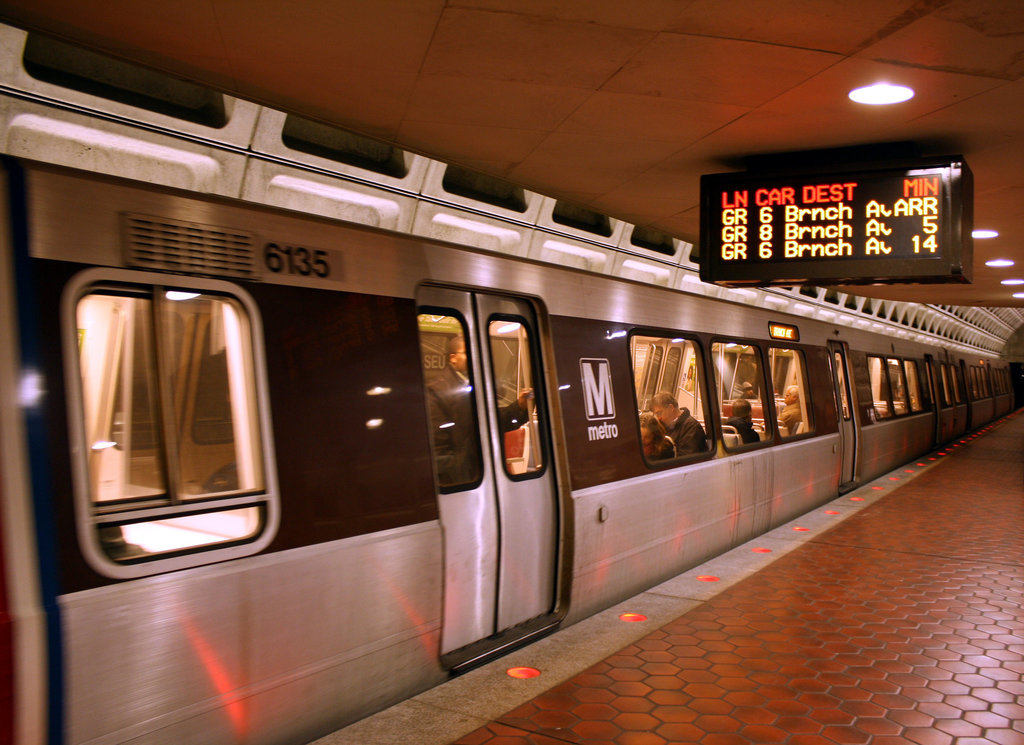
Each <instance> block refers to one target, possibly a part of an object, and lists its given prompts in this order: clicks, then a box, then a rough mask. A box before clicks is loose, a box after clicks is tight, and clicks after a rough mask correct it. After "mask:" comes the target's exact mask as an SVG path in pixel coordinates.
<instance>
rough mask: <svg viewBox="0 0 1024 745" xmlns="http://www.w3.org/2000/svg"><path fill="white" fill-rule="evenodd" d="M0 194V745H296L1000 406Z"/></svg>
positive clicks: (809, 358)
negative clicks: (671, 446) (8, 744)
mask: <svg viewBox="0 0 1024 745" xmlns="http://www.w3.org/2000/svg"><path fill="white" fill-rule="evenodd" d="M2 176H3V178H2V182H0V184H2V189H3V200H2V213H0V218H2V219H0V226H2V233H0V244H2V247H3V250H2V254H0V298H2V300H0V327H2V333H0V345H2V349H0V390H2V395H3V405H2V407H0V504H2V508H3V509H2V512H0V542H2V553H0V557H2V562H3V566H2V569H3V573H2V574H0V577H2V578H3V584H2V585H0V648H2V649H3V650H4V653H3V654H0V697H2V698H3V701H2V702H0V705H2V706H3V707H4V708H5V711H4V712H3V716H0V726H2V727H3V728H4V731H3V732H2V733H0V740H5V741H12V742H18V743H42V742H54V743H56V742H66V743H93V744H98V743H157V742H159V743H168V742H189V743H218V744H222V743H246V744H249V743H254V744H255V743H266V744H268V745H269V744H271V743H272V744H274V745H280V744H281V743H303V742H308V741H310V740H312V739H315V738H317V737H319V736H322V735H324V734H325V733H327V732H330V731H332V730H334V729H337V728H339V727H341V726H344V725H345V724H347V723H349V722H352V721H354V720H356V719H358V718H361V717H363V716H365V715H367V714H370V713H372V712H374V711H377V710H380V709H382V708H384V707H385V706H387V705H389V704H391V703H393V702H396V701H398V700H402V699H404V698H407V697H409V696H411V695H413V694H415V693H417V692H420V691H422V690H424V689H426V688H428V687H430V686H433V685H435V684H437V683H439V682H441V681H443V680H444V679H446V678H447V677H448V676H450V675H452V674H455V673H458V672H459V671H462V670H464V669H467V668H469V667H471V666H473V665H475V664H478V663H480V662H481V661H484V660H487V659H492V658H493V657H495V656H497V655H500V654H502V653H503V652H505V651H507V650H508V649H511V648H513V647H515V646H517V645H521V644H524V643H526V642H528V641H529V640H531V639H534V638H537V637H539V636H540V635H543V634H546V633H549V632H550V631H552V630H554V629H556V628H558V627H560V626H564V625H567V624H571V623H573V622H576V621H579V620H581V619H583V618H586V617H587V616H589V615H591V614H593V613H595V612H597V611H599V610H601V609H603V608H606V607H608V606H610V605H612V604H614V603H616V602H618V601H620V600H622V599H624V598H626V597H629V596H631V595H633V594H635V593H637V592H639V591H641V590H643V589H645V588H648V587H651V586H653V585H655V584H657V583H659V582H661V581H663V580H665V579H667V578H669V577H671V576H673V575H675V574H678V573H680V572H682V571H684V570H686V569H687V568H689V567H691V566H693V565H695V564H697V563H699V562H701V561H703V560H705V559H707V558H709V557H711V556H714V555H716V554H718V553H721V552H723V551H725V550H727V549H729V548H730V547H732V546H735V545H738V544H740V543H743V542H745V541H747V540H749V539H751V538H753V537H755V536H757V535H759V534H761V533H763V532H764V531H767V530H769V529H771V528H773V527H776V526H778V525H780V524H782V523H785V522H787V521H789V520H791V519H793V518H794V517H795V516H798V515H800V514H802V513H804V512H806V511H807V510H809V509H811V508H813V507H815V506H817V505H820V504H822V503H824V502H826V501H828V500H831V499H833V498H835V497H836V495H837V494H840V493H842V492H843V491H844V490H847V489H850V488H852V487H853V486H855V485H857V484H859V483H862V482H864V481H866V480H870V479H872V478H874V477H876V476H878V475H879V474H882V473H884V472H886V471H888V470H891V469H892V468H894V467H896V466H897V465H899V464H902V463H904V462H906V461H907V460H909V459H912V458H915V457H917V456H919V455H920V454H922V453H925V452H927V451H929V450H930V449H931V448H934V447H936V446H937V445H941V444H943V443H946V442H948V441H950V440H951V439H953V438H956V437H959V436H961V435H963V434H964V433H965V432H968V431H970V430H972V429H975V428H978V427H979V426H981V425H984V424H985V423H987V422H989V421H991V420H993V419H994V418H996V417H999V416H1001V415H1003V414H1005V413H1007V412H1008V411H1010V410H1011V409H1012V408H1013V406H1014V401H1013V396H1012V393H1011V386H1010V379H1009V372H1008V366H1007V365H1006V364H1004V363H1002V362H1000V361H999V360H998V359H997V358H995V357H994V355H986V354H976V355H973V356H972V355H968V354H967V353H965V352H964V351H962V349H957V348H955V347H954V346H953V345H951V344H944V343H943V342H942V341H941V340H939V339H936V340H935V342H934V343H922V342H920V341H916V340H913V339H897V338H894V337H893V336H890V335H886V334H882V333H877V332H875V331H872V330H864V329H858V328H854V327H849V326H840V325H836V324H833V323H827V322H823V321H821V320H815V319H811V318H805V317H802V316H799V315H792V314H787V313H784V312H781V311H776V310H774V309H772V308H758V307H752V306H750V305H745V304H740V303H735V302H730V301H728V300H725V299H719V298H714V297H702V296H698V295H693V294H686V293H683V292H680V291H678V290H673V289H668V288H663V287H657V286H653V285H650V284H644V283H640V282H636V281H632V280H629V279H621V278H616V277H613V276H607V275H600V274H595V273H593V272H587V271H583V270H580V269H575V268H571V267H558V266H552V265H550V264H544V263H541V262H538V261H533V260H530V259H525V258H521V257H512V256H506V255H501V254H498V253H495V252H491V251H486V250H481V249H475V248H467V247H461V246H458V245H454V244H450V243H444V242H441V241H436V240H428V239H424V238H417V237H414V236H409V235H402V234H399V233H395V232H389V231H386V230H380V229H374V228H368V227H363V226H358V225H353V224H351V223H345V222H342V221H339V220H331V219H327V218H323V217H317V216H310V215H306V214H301V213H299V212H295V211H289V210H286V209H281V208H273V207H268V206H263V205H256V204H252V203H248V202H244V201H241V200H237V199H230V198H225V197H218V196H211V195H201V194H197V193H194V192H190V191H185V190H179V189H173V188H168V187H163V186H157V185H153V184H147V183H143V182H140V181H132V180H127V179H120V178H117V177H113V176H105V175H98V174H95V173H88V172H85V171H80V170H74V169H69V168H64V167H60V166H54V165H48V164H41V163H34V162H30V161H25V160H19V159H14V158H7V159H5V161H4V163H3V172H2ZM649 410H654V411H655V413H658V414H661V415H662V418H664V419H665V420H666V422H667V423H668V424H669V425H671V424H672V421H673V420H674V419H675V418H676V417H688V418H689V419H692V420H693V421H694V422H695V423H696V425H699V432H700V437H699V438H698V440H699V442H698V444H697V446H696V447H695V448H691V449H690V450H689V451H688V452H684V451H680V452H678V453H677V452H675V451H673V452H670V453H668V455H667V457H661V458H656V457H655V456H654V455H652V454H647V453H648V452H653V451H650V450H648V451H645V447H644V445H645V443H644V437H643V435H642V432H641V427H640V419H641V416H642V415H644V414H645V413H646V412H648V411H649ZM453 412H454V413H453ZM744 412H747V413H746V416H745V417H743V418H744V419H745V421H746V424H745V425H742V427H741V425H740V424H739V423H738V422H737V417H740V415H741V414H743V413H744ZM691 427H692V423H691ZM741 429H744V430H746V431H747V432H750V431H752V432H754V433H755V434H756V437H747V438H745V437H742V436H741V435H742V432H741Z"/></svg>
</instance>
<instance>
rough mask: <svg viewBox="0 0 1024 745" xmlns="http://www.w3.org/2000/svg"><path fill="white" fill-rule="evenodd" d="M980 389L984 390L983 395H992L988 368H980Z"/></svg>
mask: <svg viewBox="0 0 1024 745" xmlns="http://www.w3.org/2000/svg"><path fill="white" fill-rule="evenodd" d="M981 389H982V391H984V395H985V396H987V397H989V398H991V396H992V380H991V378H990V377H989V374H988V368H987V367H983V368H981Z"/></svg>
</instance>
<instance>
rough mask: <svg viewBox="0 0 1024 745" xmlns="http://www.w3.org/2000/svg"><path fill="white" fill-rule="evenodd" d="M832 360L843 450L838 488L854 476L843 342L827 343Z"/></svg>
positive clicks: (854, 454)
mask: <svg viewBox="0 0 1024 745" xmlns="http://www.w3.org/2000/svg"><path fill="white" fill-rule="evenodd" d="M828 346H829V354H830V356H831V362H832V380H833V382H834V384H835V392H836V405H837V406H838V408H839V442H840V445H839V446H840V447H841V448H842V451H843V458H842V466H841V471H840V473H839V489H840V491H843V490H844V488H845V487H850V486H852V484H853V481H854V479H855V478H856V467H857V419H856V417H854V416H853V408H854V403H853V391H852V388H851V386H850V364H849V360H848V358H847V353H846V344H845V343H844V342H838V341H831V342H829V344H828Z"/></svg>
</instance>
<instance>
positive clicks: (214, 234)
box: [121, 214, 257, 279]
mask: <svg viewBox="0 0 1024 745" xmlns="http://www.w3.org/2000/svg"><path fill="white" fill-rule="evenodd" d="M121 222H122V227H123V230H124V239H125V243H124V249H125V263H126V264H127V265H128V266H132V267H138V268H141V269H156V270H159V271H164V272H177V273H179V274H201V275H204V276H208V277H232V278H236V279H256V278H257V271H256V265H255V252H254V250H253V246H254V244H255V237H254V236H253V234H252V233H246V232H243V231H241V230H231V229H230V228H222V227H217V226H214V225H201V224H200V223H194V222H185V221H183V220H170V219H166V218H162V217H152V216H150V215H131V214H123V215H122V216H121Z"/></svg>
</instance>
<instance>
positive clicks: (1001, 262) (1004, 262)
mask: <svg viewBox="0 0 1024 745" xmlns="http://www.w3.org/2000/svg"><path fill="white" fill-rule="evenodd" d="M1013 264H1014V262H1013V259H989V260H988V261H986V262H985V266H994V267H996V268H999V267H1004V266H1013Z"/></svg>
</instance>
